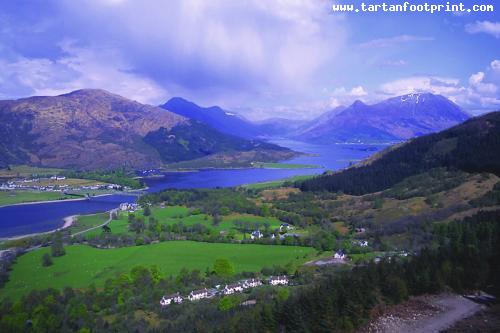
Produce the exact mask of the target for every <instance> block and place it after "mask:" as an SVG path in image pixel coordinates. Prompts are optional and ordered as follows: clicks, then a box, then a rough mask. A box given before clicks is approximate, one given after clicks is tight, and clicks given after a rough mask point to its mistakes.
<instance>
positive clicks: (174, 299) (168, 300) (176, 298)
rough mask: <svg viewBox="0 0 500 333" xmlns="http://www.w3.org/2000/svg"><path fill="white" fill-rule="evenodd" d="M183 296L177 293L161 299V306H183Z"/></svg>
mask: <svg viewBox="0 0 500 333" xmlns="http://www.w3.org/2000/svg"><path fill="white" fill-rule="evenodd" d="M182 300H183V299H182V296H181V295H180V294H179V293H175V294H172V295H166V296H163V297H162V298H161V301H160V304H161V306H167V305H170V304H172V303H176V304H181V303H182Z"/></svg>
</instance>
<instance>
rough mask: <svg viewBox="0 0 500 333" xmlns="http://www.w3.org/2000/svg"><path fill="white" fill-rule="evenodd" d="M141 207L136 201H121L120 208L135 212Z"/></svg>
mask: <svg viewBox="0 0 500 333" xmlns="http://www.w3.org/2000/svg"><path fill="white" fill-rule="evenodd" d="M138 208H139V205H138V204H136V203H128V202H124V203H121V204H120V210H121V211H123V212H125V211H129V212H130V213H133V212H135V211H136V210H137V209H138Z"/></svg>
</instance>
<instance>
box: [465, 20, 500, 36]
mask: <svg viewBox="0 0 500 333" xmlns="http://www.w3.org/2000/svg"><path fill="white" fill-rule="evenodd" d="M465 31H467V32H468V33H470V34H477V33H486V34H490V35H492V36H494V37H495V38H500V22H490V21H476V22H475V23H469V24H467V25H465Z"/></svg>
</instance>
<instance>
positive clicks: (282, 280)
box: [269, 275, 288, 286]
mask: <svg viewBox="0 0 500 333" xmlns="http://www.w3.org/2000/svg"><path fill="white" fill-rule="evenodd" d="M269 284H270V285H273V286H278V285H287V284H288V277H287V276H286V275H280V276H271V277H270V278H269Z"/></svg>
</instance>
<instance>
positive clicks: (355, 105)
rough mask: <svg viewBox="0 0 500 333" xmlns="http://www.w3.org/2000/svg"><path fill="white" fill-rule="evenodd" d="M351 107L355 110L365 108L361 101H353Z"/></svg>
mask: <svg viewBox="0 0 500 333" xmlns="http://www.w3.org/2000/svg"><path fill="white" fill-rule="evenodd" d="M352 106H353V107H355V108H357V107H362V106H366V104H365V103H363V102H362V101H361V100H359V99H357V100H355V101H354V103H352Z"/></svg>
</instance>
